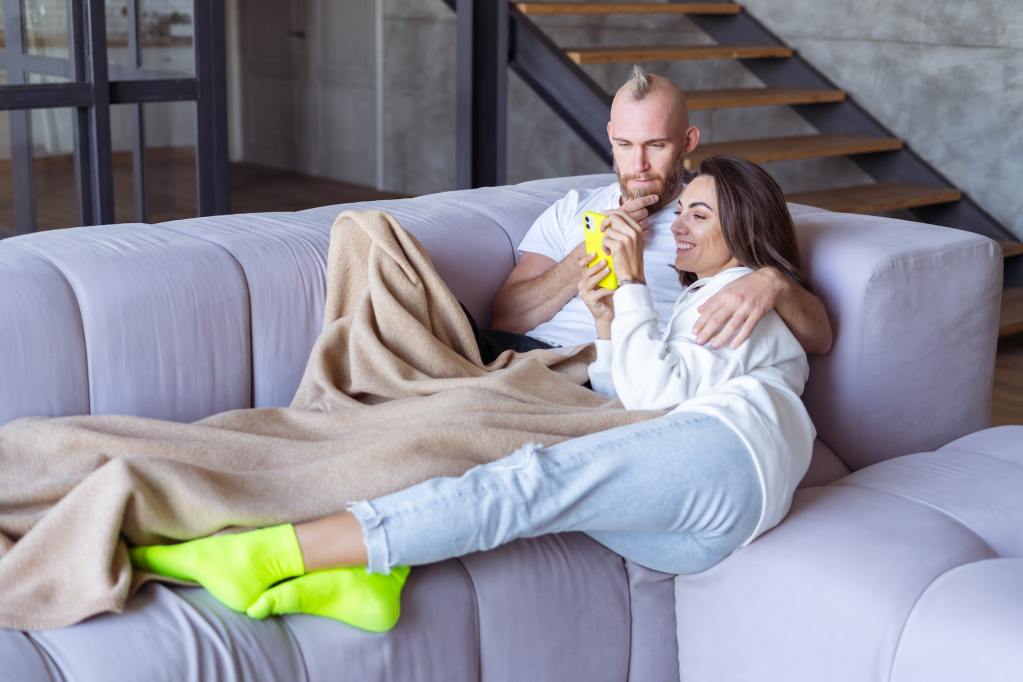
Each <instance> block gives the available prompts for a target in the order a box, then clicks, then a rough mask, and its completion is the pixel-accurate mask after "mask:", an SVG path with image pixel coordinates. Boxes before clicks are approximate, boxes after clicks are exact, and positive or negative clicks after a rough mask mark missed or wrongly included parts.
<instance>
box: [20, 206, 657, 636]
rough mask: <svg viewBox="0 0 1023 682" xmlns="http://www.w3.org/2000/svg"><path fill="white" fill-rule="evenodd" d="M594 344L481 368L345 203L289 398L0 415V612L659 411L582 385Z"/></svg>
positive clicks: (375, 228) (406, 250)
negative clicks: (182, 546)
mask: <svg viewBox="0 0 1023 682" xmlns="http://www.w3.org/2000/svg"><path fill="white" fill-rule="evenodd" d="M467 257H471V255H470V254H467ZM592 352H593V351H592V346H581V347H579V348H576V349H568V350H559V351H533V352H530V353H526V354H515V353H511V352H508V353H504V354H503V355H502V356H501V357H499V358H498V359H497V360H495V361H494V362H493V363H492V364H491V365H489V366H486V367H484V366H482V365H481V363H480V358H479V353H478V350H477V348H476V343H475V340H474V338H473V335H472V331H471V329H470V327H469V324H468V322H467V320H466V319H465V317H464V315H463V313H462V311H461V308H460V306H459V304H458V302H457V301H456V300H455V298H454V296H453V295H452V293H451V292H450V291H449V290H448V288H447V286H446V285H445V284H444V282H443V281H441V279H440V277H439V276H438V275H437V273H436V271H435V270H434V268H433V266H432V264H431V263H430V259H429V258H428V256H427V255H426V252H425V250H424V249H423V248H422V246H421V245H420V244H419V243H418V242H417V241H416V240H415V238H414V237H412V236H411V235H409V234H408V233H407V232H405V231H404V230H403V229H401V227H400V226H399V225H398V224H397V222H396V221H395V220H394V219H393V218H392V217H391V216H389V215H387V214H385V213H381V212H378V211H365V212H346V213H343V214H341V215H340V216H339V217H338V218H337V220H336V221H335V223H334V226H333V227H332V230H331V240H330V249H329V252H328V274H327V297H326V308H325V310H324V324H323V330H322V332H321V334H320V337H319V339H318V340H317V342H316V345H315V346H314V348H313V351H312V353H311V355H310V358H309V363H308V365H307V367H306V371H305V375H304V377H303V379H302V383H301V385H300V386H299V389H298V392H297V394H296V395H295V398H294V400H293V402H292V405H291V407H288V408H282V409H248V410H235V411H232V412H225V413H223V414H218V415H215V416H212V417H209V418H207V419H203V420H202V421H198V422H195V423H193V424H178V423H173V422H165V421H158V420H153V419H143V418H139V417H125V416H80V417H64V418H45V419H44V418H29V419H22V420H19V421H15V422H11V423H10V424H7V425H6V426H4V427H2V428H0V626H3V627H11V628H20V629H45V628H55V627H62V626H65V625H69V624H72V623H76V622H78V621H80V620H82V619H84V618H87V617H88V616H91V615H93V614H96V613H100V612H103V611H119V610H121V609H122V608H123V607H124V603H125V600H126V599H128V597H129V596H130V595H131V594H132V593H133V592H134V591H135V590H136V589H137V588H138V586H139V584H141V582H142V581H143V580H145V579H148V578H150V577H152V576H133V575H132V569H131V565H130V563H129V562H128V556H127V552H126V547H127V546H130V545H135V544H154V543H167V542H173V541H178V540H183V539H189V538H195V537H200V536H205V535H209V534H211V533H215V532H217V531H220V530H223V529H225V528H234V527H257V526H267V525H271V524H277V523H282V522H288V521H291V522H297V521H303V520H307V519H312V518H316V517H319V516H323V515H326V514H329V513H331V512H336V511H338V510H340V509H342V508H343V507H344V505H345V503H346V502H348V501H350V500H358V499H366V498H372V497H375V496H378V495H381V494H384V493H388V492H392V491H395V490H400V489H401V488H404V487H407V486H409V485H411V484H414V483H417V482H419V481H422V480H425V479H427V478H430V477H433V476H441V475H458V474H460V473H462V472H464V471H465V470H466V469H469V468H470V467H472V466H474V465H477V464H480V463H483V462H487V461H491V460H494V459H497V458H499V457H502V456H504V455H507V454H509V453H510V452H512V451H513V450H514V449H515V448H517V447H518V446H520V445H522V444H524V443H527V442H540V443H544V444H550V443H555V442H558V441H561V440H564V439H567V438H571V437H573V436H579V435H582V434H586V433H591V432H594V431H600V430H603V429H608V428H612V427H614V426H619V425H623V424H627V423H633V422H636V421H640V420H643V419H648V418H650V417H652V416H655V415H658V414H661V413H659V412H656V413H655V412H627V411H626V410H624V409H622V408H621V406H620V405H619V404H618V403H609V402H607V400H606V399H605V398H603V397H601V396H599V395H597V394H596V393H593V392H592V391H590V390H588V389H586V388H584V387H583V386H581V384H582V383H583V382H584V381H585V379H586V364H587V363H588V362H589V361H590V360H591V357H592ZM498 370H499V371H498ZM126 543H127V544H126Z"/></svg>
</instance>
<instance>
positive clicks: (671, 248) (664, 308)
mask: <svg viewBox="0 0 1023 682" xmlns="http://www.w3.org/2000/svg"><path fill="white" fill-rule="evenodd" d="M621 197H622V192H621V188H620V187H619V186H618V183H617V182H615V183H613V184H611V185H608V186H607V187H602V188H598V189H590V190H582V191H578V190H572V191H570V192H569V193H568V194H566V195H565V196H564V197H563V198H561V199H559V200H558V201H557V202H555V203H554V204H552V205H551V206H550V207H549V208H548V209H547V210H546V211H544V212H543V213H542V214H540V217H539V218H537V219H536V222H534V223H533V226H532V227H530V228H529V231H528V232H527V233H526V236H525V237H524V238H523V239H522V243H521V244H519V251H525V252H529V253H538V254H540V255H541V256H547V257H548V258H550V259H552V260H555V261H559V262H560V261H561V260H563V259H564V258H565V256H567V255H568V254H569V253H571V251H572V249H574V248H575V247H576V246H578V245H579V243H580V242H582V241H583V213H584V212H585V211H596V212H598V213H605V214H606V213H607V212H608V211H612V210H614V209H616V208H618V206H619V203H620V200H621ZM675 206H676V202H671V203H669V204H668V205H667V206H666V207H664V208H662V209H661V210H660V211H659V212H657V213H656V214H654V215H653V216H651V217H650V221H649V223H650V227H651V229H652V234H651V235H650V236H649V237H647V240H646V243H645V245H644V249H643V267H644V270H645V276H646V282H647V286H648V287H649V288H650V292H651V294H652V296H653V303H654V310H656V311H657V317H658V326H659V327H660V328H661V329H662V330H663V329H664V325H665V324H666V323H667V321H668V319H669V318H670V317H671V313H672V310H673V308H674V305H675V301H676V300H677V299H678V297H679V296H680V295H681V294H682V290H683V287H682V284H681V283H680V282H679V279H678V273H677V272H675V269H674V268H673V267H672V266H673V265H674V263H675V239H674V237H672V234H671V224H672V223H673V222H674V221H675ZM526 335H527V336H531V337H533V338H534V339H539V340H540V341H543V342H545V343H549V344H551V345H552V346H577V345H579V344H583V343H592V342H593V340H594V339H596V338H597V329H596V327H595V326H594V324H593V315H591V314H590V311H589V309H588V308H587V307H586V304H585V303H583V300H582V299H581V298H579V296H578V295H576V296H575V297H573V298H572V300H571V301H569V302H568V303H567V304H565V307H563V308H562V309H561V310H560V311H559V312H558V313H557V314H555V315H554V317H552V318H551V319H550V320H548V321H546V322H544V323H542V324H541V325H540V326H538V327H537V328H536V329H534V330H532V331H529V332H526Z"/></svg>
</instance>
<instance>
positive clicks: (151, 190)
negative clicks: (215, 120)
mask: <svg viewBox="0 0 1023 682" xmlns="http://www.w3.org/2000/svg"><path fill="white" fill-rule="evenodd" d="M145 109H146V187H147V189H148V199H149V222H152V223H159V222H163V221H165V220H177V219H178V218H194V217H195V216H197V215H199V202H198V199H197V196H196V170H195V145H196V139H197V135H196V130H195V102H166V103H159V104H146V105H145Z"/></svg>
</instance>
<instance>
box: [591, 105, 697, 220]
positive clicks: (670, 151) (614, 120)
mask: <svg viewBox="0 0 1023 682" xmlns="http://www.w3.org/2000/svg"><path fill="white" fill-rule="evenodd" d="M618 104H619V106H616V107H615V108H614V109H613V110H612V112H611V123H610V125H609V126H608V135H609V136H610V138H611V151H612V154H613V156H614V164H615V165H614V167H615V172H616V173H617V174H618V183H619V184H620V185H621V188H622V196H623V197H624V198H625V200H629V199H635V198H637V197H643V196H648V195H651V194H656V195H657V196H658V202H657V204H656V206H654V207H652V208H653V209H654V210H660V209H661V208H662V207H664V206H666V205H668V203H669V202H671V201H672V200H673V199H674V198H675V197H677V196H678V193H679V190H680V189H681V188H682V178H683V177H684V174H685V168H684V166H683V162H684V159H685V154H686V137H685V130H684V129H682V127H681V126H679V125H678V124H677V123H676V121H675V117H673V115H672V114H673V112H672V110H671V107H670V105H669V104H668V103H667V102H666V101H665V98H664V97H661V96H659V95H658V94H657V93H651V94H649V95H648V96H647V97H645V98H643V99H641V100H639V101H638V102H637V101H632V100H627V101H623V102H619V103H618ZM654 210H651V213H653V212H654Z"/></svg>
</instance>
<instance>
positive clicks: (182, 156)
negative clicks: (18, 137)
mask: <svg viewBox="0 0 1023 682" xmlns="http://www.w3.org/2000/svg"><path fill="white" fill-rule="evenodd" d="M148 165H149V177H148V182H147V185H148V187H149V193H150V196H149V203H150V222H154V223H155V222H161V221H164V220H173V219H176V218H187V217H190V216H194V215H195V213H196V210H195V158H194V155H193V154H192V153H191V152H190V151H184V152H182V151H178V150H166V151H164V150H158V151H157V152H156V153H155V154H151V158H150V163H149V164H148ZM35 183H36V196H37V197H39V199H40V200H39V201H38V207H37V212H38V218H39V222H40V226H41V227H43V228H44V229H49V228H53V227H67V226H70V225H74V224H76V222H77V217H76V213H75V189H74V181H73V174H72V164H71V158H70V157H64V158H61V157H50V158H48V159H45V160H41V161H37V163H36V174H35ZM114 188H115V193H116V198H115V200H116V204H117V206H116V215H117V219H118V220H119V221H121V222H130V221H133V220H134V204H133V201H132V190H131V157H130V155H127V154H115V157H114ZM10 193H11V182H10V168H9V164H8V165H3V164H2V163H0V230H3V229H5V227H6V228H7V229H9V228H10V225H11V223H10V222H9V220H10V219H11V217H12V216H11V215H10V206H11V203H10V200H11V197H10ZM398 196H400V195H397V194H393V193H387V192H380V191H378V190H375V189H371V188H368V187H360V186H358V185H352V184H347V183H343V182H337V181H335V180H328V179H325V178H316V177H311V176H307V175H302V174H300V173H295V172H292V171H287V170H278V169H274V168H267V167H263V166H257V165H255V164H250V163H235V164H231V211H232V213H254V212H262V211H296V210H301V209H305V208H312V207H315V206H325V205H328V204H341V203H349V202H353V201H364V200H369V199H389V198H396V197H398ZM991 419H992V424H994V425H1002V424H1023V334H1016V335H1014V336H1010V337H1007V338H1004V339H1002V340H1001V342H1000V343H999V346H998V358H997V362H996V365H995V386H994V394H993V401H992V414H991Z"/></svg>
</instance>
